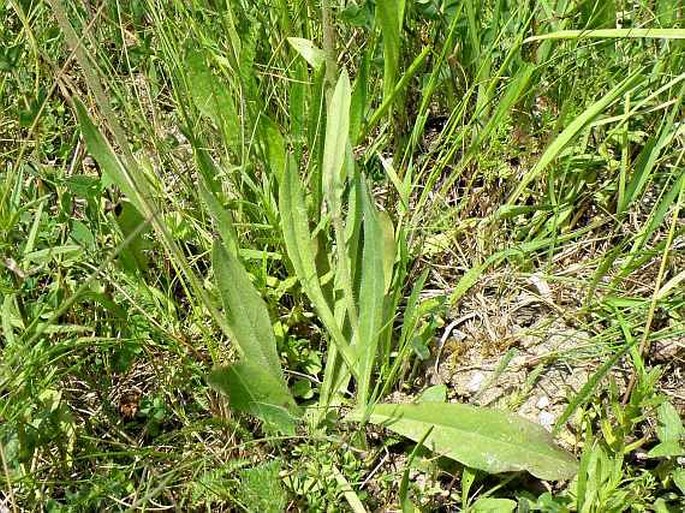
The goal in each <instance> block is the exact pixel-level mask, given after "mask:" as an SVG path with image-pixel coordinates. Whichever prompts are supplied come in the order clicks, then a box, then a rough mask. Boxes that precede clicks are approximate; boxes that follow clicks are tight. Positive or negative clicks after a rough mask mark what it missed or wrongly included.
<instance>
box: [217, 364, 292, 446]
mask: <svg viewBox="0 0 685 513" xmlns="http://www.w3.org/2000/svg"><path fill="white" fill-rule="evenodd" d="M207 381H208V382H209V384H210V385H211V386H212V388H214V389H215V390H218V391H219V392H221V393H223V394H226V395H227V396H228V399H229V406H230V407H231V408H233V409H234V410H236V411H241V412H244V413H249V414H250V415H253V416H255V417H257V418H258V419H260V420H262V421H263V422H264V424H265V426H264V427H265V429H266V430H267V431H270V432H281V433H284V434H286V435H294V434H295V426H296V424H297V420H298V418H299V416H300V412H299V409H298V407H297V405H296V404H295V401H294V400H293V397H292V395H290V392H288V390H287V389H286V388H285V387H284V386H283V383H282V382H281V380H280V379H278V377H277V376H274V375H273V374H271V372H269V370H268V369H266V368H264V366H262V365H260V364H259V363H256V362H253V361H250V360H247V359H246V360H243V361H241V362H238V363H236V364H233V365H229V366H227V367H219V368H217V369H214V370H213V371H212V372H211V373H210V375H209V376H208V378H207Z"/></svg>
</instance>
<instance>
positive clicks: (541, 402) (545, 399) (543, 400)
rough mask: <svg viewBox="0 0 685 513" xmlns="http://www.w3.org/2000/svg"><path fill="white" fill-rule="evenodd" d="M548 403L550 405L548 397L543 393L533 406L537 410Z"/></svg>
mask: <svg viewBox="0 0 685 513" xmlns="http://www.w3.org/2000/svg"><path fill="white" fill-rule="evenodd" d="M549 405H550V400H549V397H547V396H546V395H543V396H542V397H540V399H538V402H536V403H535V407H536V408H537V409H538V410H544V409H546V408H547V407H548V406H549Z"/></svg>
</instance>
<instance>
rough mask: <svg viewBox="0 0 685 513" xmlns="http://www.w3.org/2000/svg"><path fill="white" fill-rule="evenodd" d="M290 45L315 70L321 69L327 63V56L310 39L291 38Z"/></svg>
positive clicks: (289, 39)
mask: <svg viewBox="0 0 685 513" xmlns="http://www.w3.org/2000/svg"><path fill="white" fill-rule="evenodd" d="M288 43H290V46H292V47H293V48H294V49H295V51H296V52H297V53H299V54H300V56H301V57H302V58H303V59H304V60H305V61H307V63H308V64H309V65H310V66H311V67H312V68H314V69H319V68H321V66H323V64H324V62H326V54H325V53H324V51H323V50H322V49H321V48H318V47H317V46H316V45H314V43H312V42H311V40H309V39H304V38H301V37H289V38H288Z"/></svg>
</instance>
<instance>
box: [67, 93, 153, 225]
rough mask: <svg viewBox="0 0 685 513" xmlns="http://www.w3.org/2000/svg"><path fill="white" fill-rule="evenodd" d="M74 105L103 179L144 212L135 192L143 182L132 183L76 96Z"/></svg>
mask: <svg viewBox="0 0 685 513" xmlns="http://www.w3.org/2000/svg"><path fill="white" fill-rule="evenodd" d="M74 105H75V107H76V117H77V118H78V122H79V125H80V126H81V133H82V134H83V139H84V140H85V141H86V147H87V148H88V152H89V153H90V154H91V155H92V156H93V158H94V159H95V160H96V161H97V163H98V164H99V165H100V168H101V169H102V172H103V173H104V174H105V179H106V180H108V181H109V182H110V183H113V184H114V185H116V186H117V187H119V189H121V192H123V193H124V195H125V196H126V197H127V198H128V200H129V201H130V202H131V203H132V204H133V206H134V207H135V208H136V209H137V210H138V212H140V213H141V214H142V213H143V212H145V209H144V208H143V205H141V202H140V198H139V196H138V193H137V192H142V191H140V187H142V185H143V184H142V183H133V179H132V177H131V175H130V173H129V172H128V170H127V169H126V168H125V167H124V165H123V164H122V163H121V161H120V160H119V158H118V157H117V156H116V154H115V153H114V150H113V149H112V147H111V146H110V144H109V143H108V142H107V140H106V139H105V138H104V137H103V135H102V133H101V132H100V130H98V128H97V127H96V126H95V124H94V123H93V121H92V120H91V119H90V116H89V115H88V112H87V111H86V108H85V107H84V106H83V103H81V101H80V100H79V99H78V98H74ZM136 188H138V189H139V191H136Z"/></svg>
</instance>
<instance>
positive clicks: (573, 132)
mask: <svg viewBox="0 0 685 513" xmlns="http://www.w3.org/2000/svg"><path fill="white" fill-rule="evenodd" d="M643 79H644V76H643V74H642V71H636V72H635V73H633V74H632V75H630V76H629V77H627V78H625V79H624V80H622V81H621V82H620V83H619V84H618V85H617V86H615V87H614V88H613V89H612V90H611V91H609V92H608V93H607V94H605V95H604V96H603V97H602V98H600V99H599V100H597V101H596V102H595V103H593V104H592V105H590V106H589V107H588V108H587V109H585V111H583V112H582V114H580V115H579V116H578V117H576V118H575V119H574V120H573V121H572V122H571V123H570V124H569V125H568V126H567V127H566V128H565V129H564V130H563V131H562V132H561V133H560V134H559V135H558V136H557V137H556V139H554V141H553V142H552V144H550V145H549V147H548V148H547V149H546V150H545V152H544V153H543V154H542V156H541V157H540V160H538V161H537V162H536V164H535V165H534V166H533V168H532V169H531V170H530V171H528V172H527V173H526V174H525V175H524V176H523V178H522V179H521V182H520V183H519V185H518V186H517V187H516V189H515V190H514V192H513V193H512V194H511V196H509V199H508V200H507V203H506V205H504V206H505V207H506V206H510V205H512V204H513V203H514V202H515V201H516V199H517V198H518V197H519V196H520V195H521V193H523V191H524V190H525V188H526V187H527V186H528V184H530V183H531V182H532V181H533V180H534V179H535V178H537V177H538V176H539V175H540V174H541V173H542V172H543V171H544V170H545V169H546V168H547V167H548V166H549V165H550V164H551V163H552V162H553V161H554V159H556V158H557V157H558V156H559V154H560V153H561V151H562V150H563V149H564V148H565V147H566V146H567V145H568V144H569V143H570V142H571V141H572V140H573V139H574V138H575V137H576V136H577V135H578V133H579V132H580V131H581V130H582V129H583V128H585V127H586V126H587V125H588V123H590V122H591V121H592V120H593V119H594V118H596V117H597V116H598V115H600V114H601V113H602V112H603V111H604V110H605V109H606V108H607V107H608V106H609V105H611V104H612V103H614V102H615V101H616V100H618V99H619V98H621V97H622V96H623V94H624V93H626V92H627V91H628V90H630V89H631V88H633V87H635V86H636V85H637V84H638V83H639V82H640V81H642V80H643Z"/></svg>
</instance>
